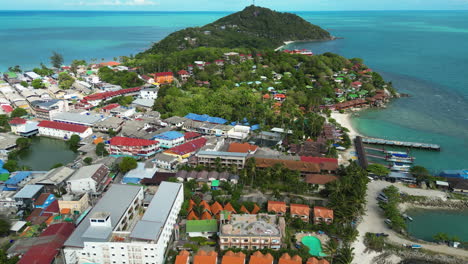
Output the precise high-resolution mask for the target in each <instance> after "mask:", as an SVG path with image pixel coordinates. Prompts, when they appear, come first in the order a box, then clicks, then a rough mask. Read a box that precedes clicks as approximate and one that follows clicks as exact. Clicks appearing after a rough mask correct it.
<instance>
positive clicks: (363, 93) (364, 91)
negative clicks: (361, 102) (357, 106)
mask: <svg viewBox="0 0 468 264" xmlns="http://www.w3.org/2000/svg"><path fill="white" fill-rule="evenodd" d="M368 93H369V91H367V90H361V91H359V92H358V94H360V95H365V94H368Z"/></svg>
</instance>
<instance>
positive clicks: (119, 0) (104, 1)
mask: <svg viewBox="0 0 468 264" xmlns="http://www.w3.org/2000/svg"><path fill="white" fill-rule="evenodd" d="M158 4H159V3H157V2H154V1H151V0H100V1H91V2H88V1H79V2H73V3H68V5H74V6H155V5H158Z"/></svg>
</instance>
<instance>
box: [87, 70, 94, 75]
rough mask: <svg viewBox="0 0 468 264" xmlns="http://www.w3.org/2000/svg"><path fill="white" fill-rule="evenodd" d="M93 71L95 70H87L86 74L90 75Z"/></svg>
mask: <svg viewBox="0 0 468 264" xmlns="http://www.w3.org/2000/svg"><path fill="white" fill-rule="evenodd" d="M93 73H94V72H93V71H91V70H90V71H87V72H86V74H88V75H91V74H93Z"/></svg>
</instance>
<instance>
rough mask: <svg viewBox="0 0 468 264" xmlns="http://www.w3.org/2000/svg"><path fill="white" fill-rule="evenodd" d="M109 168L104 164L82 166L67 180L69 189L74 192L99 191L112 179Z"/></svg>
mask: <svg viewBox="0 0 468 264" xmlns="http://www.w3.org/2000/svg"><path fill="white" fill-rule="evenodd" d="M108 175H109V169H108V168H107V167H106V166H105V165H103V164H94V165H89V166H84V167H81V168H80V169H79V170H77V171H76V172H75V174H73V176H71V177H70V179H68V180H67V189H68V190H69V191H70V192H72V193H78V194H79V193H87V192H90V193H99V192H101V191H102V190H103V189H104V187H106V186H107V185H108V184H109V182H110V179H111V178H109V177H107V176H108Z"/></svg>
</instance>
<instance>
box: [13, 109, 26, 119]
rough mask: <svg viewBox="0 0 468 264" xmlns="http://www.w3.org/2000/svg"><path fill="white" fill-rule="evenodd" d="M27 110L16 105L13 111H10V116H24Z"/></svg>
mask: <svg viewBox="0 0 468 264" xmlns="http://www.w3.org/2000/svg"><path fill="white" fill-rule="evenodd" d="M27 114H28V112H27V111H26V110H24V109H23V108H20V107H17V108H15V109H14V110H13V112H11V115H10V116H11V117H12V118H13V117H22V116H25V115H27Z"/></svg>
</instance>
